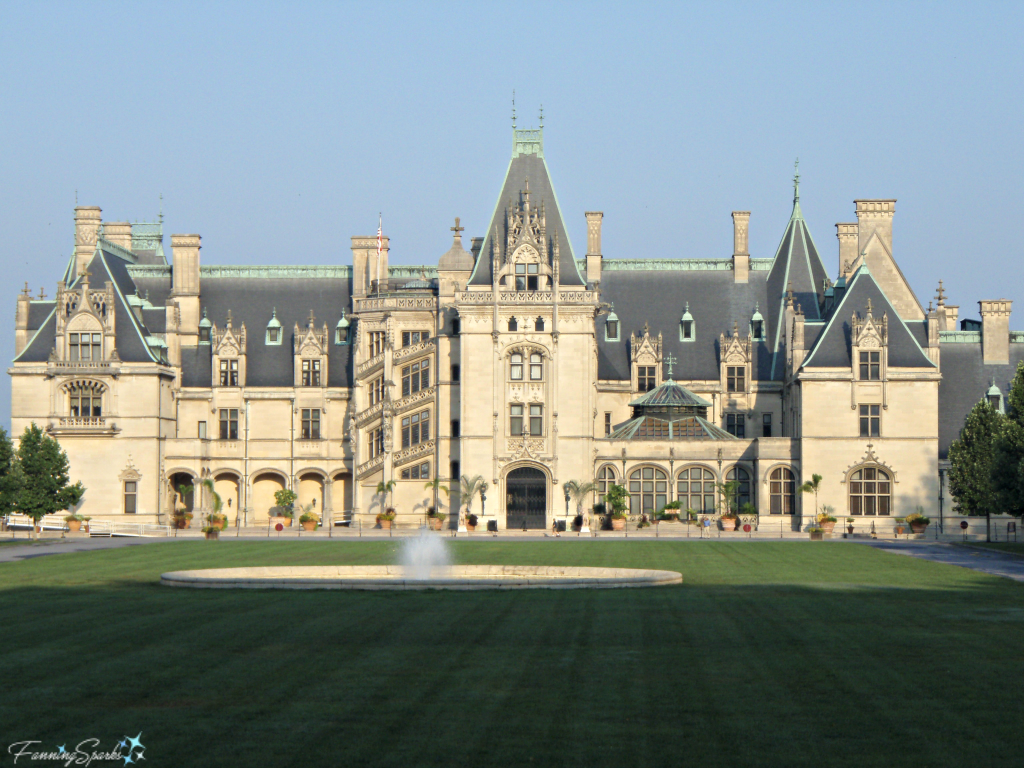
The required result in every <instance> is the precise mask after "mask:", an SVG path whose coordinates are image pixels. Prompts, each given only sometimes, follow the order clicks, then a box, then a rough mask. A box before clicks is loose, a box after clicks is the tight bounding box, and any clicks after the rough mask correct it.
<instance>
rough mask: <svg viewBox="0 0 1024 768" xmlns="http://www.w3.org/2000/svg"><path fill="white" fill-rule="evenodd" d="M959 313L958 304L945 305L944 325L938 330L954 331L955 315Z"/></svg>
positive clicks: (955, 326)
mask: <svg viewBox="0 0 1024 768" xmlns="http://www.w3.org/2000/svg"><path fill="white" fill-rule="evenodd" d="M959 315H960V305H959V304H947V305H946V327H945V328H942V329H940V330H943V331H955V330H956V329H957V324H956V323H957V317H958V316H959Z"/></svg>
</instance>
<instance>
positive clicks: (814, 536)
mask: <svg viewBox="0 0 1024 768" xmlns="http://www.w3.org/2000/svg"><path fill="white" fill-rule="evenodd" d="M823 535H824V533H823V532H822V531H811V541H821V537H822V536H823Z"/></svg>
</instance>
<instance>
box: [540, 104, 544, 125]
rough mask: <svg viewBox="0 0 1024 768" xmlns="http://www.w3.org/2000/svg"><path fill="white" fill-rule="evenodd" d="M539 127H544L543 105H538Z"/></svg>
mask: <svg viewBox="0 0 1024 768" xmlns="http://www.w3.org/2000/svg"><path fill="white" fill-rule="evenodd" d="M540 127H541V128H543V127H544V105H543V104H541V105H540Z"/></svg>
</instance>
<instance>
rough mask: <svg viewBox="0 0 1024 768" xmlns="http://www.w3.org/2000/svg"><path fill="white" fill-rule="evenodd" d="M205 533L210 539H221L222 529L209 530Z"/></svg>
mask: <svg viewBox="0 0 1024 768" xmlns="http://www.w3.org/2000/svg"><path fill="white" fill-rule="evenodd" d="M204 535H205V536H206V538H207V539H208V540H212V539H219V538H220V531H207V532H206V533H205V534H204Z"/></svg>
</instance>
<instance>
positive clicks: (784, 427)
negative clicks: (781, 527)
mask: <svg viewBox="0 0 1024 768" xmlns="http://www.w3.org/2000/svg"><path fill="white" fill-rule="evenodd" d="M798 180H799V177H797V179H796V180H795V181H796V182H797V183H796V184H795V187H794V188H795V194H794V203H793V212H792V216H791V217H790V219H789V221H788V222H787V223H786V224H785V226H784V227H782V228H781V229H782V237H781V243H780V245H779V248H778V250H777V252H776V253H775V255H774V257H773V258H755V257H752V256H751V254H750V253H749V250H748V247H747V233H748V223H749V217H750V214H749V213H748V212H741V211H736V212H733V214H732V219H733V228H734V238H733V248H732V254H731V256H726V257H724V258H720V257H716V258H700V259H687V258H652V259H630V258H622V259H618V258H605V257H604V256H603V254H602V252H601V223H602V214H601V213H594V212H588V213H586V214H585V216H586V222H587V248H586V253H585V254H584V255H581V256H579V257H578V256H577V254H576V252H575V251H574V249H573V246H572V244H571V243H570V241H569V237H568V234H567V231H566V228H565V223H564V220H563V217H562V212H561V210H560V209H559V206H558V202H557V198H556V196H555V192H554V188H553V186H552V183H551V178H550V175H549V172H548V168H547V164H546V162H545V159H544V152H543V134H542V131H541V130H532V129H531V130H523V129H514V133H513V151H512V158H511V161H510V163H509V166H508V171H507V173H506V176H505V180H504V185H503V187H502V190H501V194H500V196H499V198H498V201H497V205H496V206H495V210H494V214H493V218H492V220H491V222H490V224H489V226H488V229H487V230H486V232H485V233H484V236H483V237H474V238H472V240H471V243H470V248H469V250H466V249H465V247H464V245H463V240H462V236H461V232H462V229H461V227H459V225H458V219H456V226H455V227H454V228H453V229H454V232H455V236H454V242H453V243H452V246H451V249H450V250H449V251H447V252H446V253H444V254H443V255H441V256H440V259H439V260H438V262H437V265H436V266H418V267H409V266H390V265H389V263H388V243H387V238H382V243H381V245H382V247H381V249H380V251H379V253H380V256H379V257H378V240H377V238H376V237H353V238H352V241H351V248H352V253H351V263H350V264H344V265H340V264H325V265H316V266H279V267H271V266H251V267H238V266H216V265H209V264H201V263H200V248H201V243H200V237H199V235H171V237H170V250H171V259H170V261H169V262H168V260H167V259H166V258H165V255H164V250H163V247H164V242H163V232H162V225H161V224H159V223H154V224H128V223H125V222H104V221H102V218H101V211H100V209H99V208H95V207H78V208H76V209H75V247H74V255H73V257H72V258H71V260H70V263H69V264H68V265H67V267H66V269H65V271H64V273H63V274H62V275H60V280H59V282H58V283H57V293H56V296H55V298H54V299H45V298H38V299H37V298H33V297H32V296H30V295H29V294H28V292H27V291H25V292H23V293H22V294H21V295H19V297H18V302H17V313H16V330H15V333H16V337H17V344H16V356H15V359H14V361H13V364H12V366H11V367H10V369H9V373H10V375H11V376H12V379H13V384H12V392H13V394H12V400H13V402H12V428H13V434H15V435H18V434H20V433H21V431H22V430H23V429H24V428H25V426H26V425H28V424H29V423H31V422H36V423H38V424H40V425H41V426H44V428H45V429H46V430H47V432H48V433H49V434H51V435H52V436H54V437H55V438H57V439H58V440H59V441H60V443H61V445H62V446H63V447H64V448H65V449H66V451H67V453H68V455H69V458H70V462H71V468H72V480H82V481H83V483H84V485H85V486H86V488H87V491H86V494H85V497H84V499H83V501H82V504H81V507H80V511H81V512H82V513H83V514H89V515H92V516H94V517H97V518H108V519H126V518H130V519H132V520H138V521H139V522H167V520H168V516H169V514H170V513H171V512H172V511H173V510H174V507H175V504H181V503H182V501H184V503H185V504H186V505H189V506H191V505H192V504H193V503H195V505H196V506H200V504H201V503H200V501H199V500H198V499H196V500H193V499H192V498H191V497H190V496H189V497H187V498H185V499H181V498H179V496H178V494H177V489H179V488H181V487H182V486H183V485H193V486H198V483H199V481H200V480H202V479H206V478H209V479H212V480H213V482H214V484H215V487H216V489H217V492H218V493H219V494H220V496H221V497H222V498H223V499H224V500H225V511H226V512H227V514H228V517H229V522H230V523H231V524H235V523H236V522H237V524H240V525H260V524H266V521H267V519H268V514H269V511H270V508H271V507H272V506H273V505H274V492H275V491H277V490H280V489H282V488H292V489H294V490H295V491H296V492H297V493H298V494H299V502H298V503H299V504H302V505H315V508H316V511H317V512H318V513H322V514H323V517H324V523H325V525H326V524H330V523H332V522H333V523H338V522H342V521H348V520H360V521H361V522H362V524H363V525H372V524H373V521H374V518H375V516H376V514H377V512H378V511H380V504H381V500H380V499H379V498H378V497H377V495H376V488H377V485H378V483H379V482H380V481H382V480H384V481H389V480H394V481H395V483H396V488H395V490H394V493H393V499H392V504H393V506H394V507H395V508H396V509H397V511H398V524H403V523H404V524H415V525H418V524H420V522H421V520H422V516H423V513H424V512H425V509H426V507H427V506H428V505H430V504H432V503H433V500H432V497H433V492H432V491H431V490H428V489H426V488H425V487H424V486H425V483H426V482H427V481H428V480H431V479H433V478H435V477H440V478H441V479H442V480H443V481H444V482H445V484H446V485H447V484H449V483H450V482H451V484H452V488H453V494H452V497H451V498H446V497H445V496H444V495H443V494H442V495H441V497H440V500H441V502H442V504H443V505H444V506H451V507H457V504H458V501H457V499H458V493H457V483H454V482H452V481H453V479H455V478H458V477H460V476H463V475H465V476H469V477H474V476H476V475H480V476H482V477H483V478H484V479H485V480H486V482H487V483H488V484H489V488H488V490H487V495H486V501H485V505H484V509H483V510H482V511H483V512H484V519H485V520H496V521H497V523H498V526H499V527H501V528H505V527H512V528H522V527H529V528H544V527H549V526H550V525H551V521H552V518H553V517H559V518H560V517H562V516H563V515H564V514H565V513H566V506H567V505H566V502H565V497H564V492H563V485H564V484H565V483H566V482H567V481H569V480H579V481H589V480H595V481H597V482H598V483H599V485H600V486H601V488H602V489H604V488H607V486H608V485H609V484H610V483H622V484H624V485H625V486H626V487H627V488H628V490H629V492H630V496H631V502H632V511H633V513H634V514H637V515H639V514H640V513H642V512H644V511H647V512H651V511H655V510H657V509H659V508H660V507H662V506H663V505H664V504H665V503H666V502H669V501H672V500H676V499H678V500H680V502H681V503H682V506H683V508H684V509H685V508H691V509H695V510H698V511H704V512H708V513H711V512H713V511H714V510H715V509H716V507H717V504H718V497H717V493H718V492H717V490H716V483H720V482H724V481H726V480H737V481H739V484H740V485H739V489H740V490H739V496H740V499H739V500H740V501H741V502H747V501H749V502H751V503H753V504H754V505H756V507H757V509H758V511H759V514H760V515H761V516H762V518H763V517H764V516H779V519H780V520H791V521H792V525H793V527H794V528H799V527H800V526H801V525H804V526H805V525H806V524H807V522H808V520H809V515H810V513H811V511H812V510H811V507H812V504H813V502H811V501H809V499H810V498H813V497H808V499H803V498H801V496H802V494H799V493H798V492H797V491H796V489H797V488H798V486H799V485H800V483H802V482H803V481H805V480H807V479H809V478H810V476H811V475H812V474H815V473H816V474H820V475H822V476H823V478H824V480H823V482H822V489H821V493H820V499H819V501H820V503H822V504H829V505H832V506H833V507H834V508H835V510H836V514H837V515H839V516H847V515H855V516H863V517H864V518H877V517H886V516H896V515H906V514H908V513H910V512H912V511H914V509H915V508H916V507H917V506H919V505H920V506H923V507H924V508H925V510H926V511H927V512H928V513H932V514H934V513H936V512H938V510H939V505H940V504H942V503H943V500H944V499H945V500H946V501H945V503H946V505H947V513H948V511H949V507H950V506H951V505H950V503H949V501H948V493H946V492H945V491H944V489H943V482H942V475H943V466H944V465H943V462H944V459H945V456H946V451H947V449H948V446H949V443H950V441H951V440H952V439H953V438H954V437H955V436H956V435H957V433H958V431H959V429H960V427H961V425H962V424H963V419H964V417H965V415H966V413H967V411H968V410H969V409H970V408H971V407H972V406H973V404H974V403H976V402H977V401H978V400H979V399H980V398H982V397H989V398H992V399H993V401H994V402H996V403H997V406H999V407H1001V406H1002V400H1003V397H1004V395H1005V393H1006V391H1007V389H1008V385H1009V382H1010V380H1011V378H1012V376H1013V371H1014V368H1015V366H1016V364H1017V362H1019V361H1020V360H1022V359H1024V334H1020V333H1015V332H1011V331H1010V330H1009V314H1010V302H1009V301H1004V300H996V301H982V302H979V304H980V319H960V318H958V307H956V306H951V305H949V304H947V303H946V302H945V299H944V296H943V294H942V290H941V284H940V290H939V295H938V296H937V297H936V298H937V302H936V303H932V302H929V304H928V307H927V308H925V307H924V306H923V305H922V303H921V301H920V300H919V299H918V297H917V296H916V294H915V293H914V291H913V289H912V288H911V286H910V285H909V284H908V283H907V281H906V279H905V278H904V276H903V274H902V272H901V271H900V268H899V266H898V265H897V262H896V259H895V257H894V249H893V238H892V222H893V214H894V210H895V201H894V200H857V201H855V205H856V218H857V220H856V222H852V223H841V224H837V225H836V233H837V237H838V262H837V268H836V269H834V270H829V269H827V268H826V266H825V264H824V262H823V260H822V258H821V256H820V255H819V251H818V249H817V246H816V245H815V241H814V239H813V238H812V236H811V232H810V229H809V228H808V225H807V223H806V222H805V220H804V218H803V215H802V213H801V210H800V202H799V185H798ZM595 500H596V499H595ZM474 507H475V508H474V511H476V512H478V513H479V512H480V511H481V509H480V504H479V500H478V501H477V502H476V504H475V505H474ZM805 507H806V508H805ZM444 511H447V510H444Z"/></svg>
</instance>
